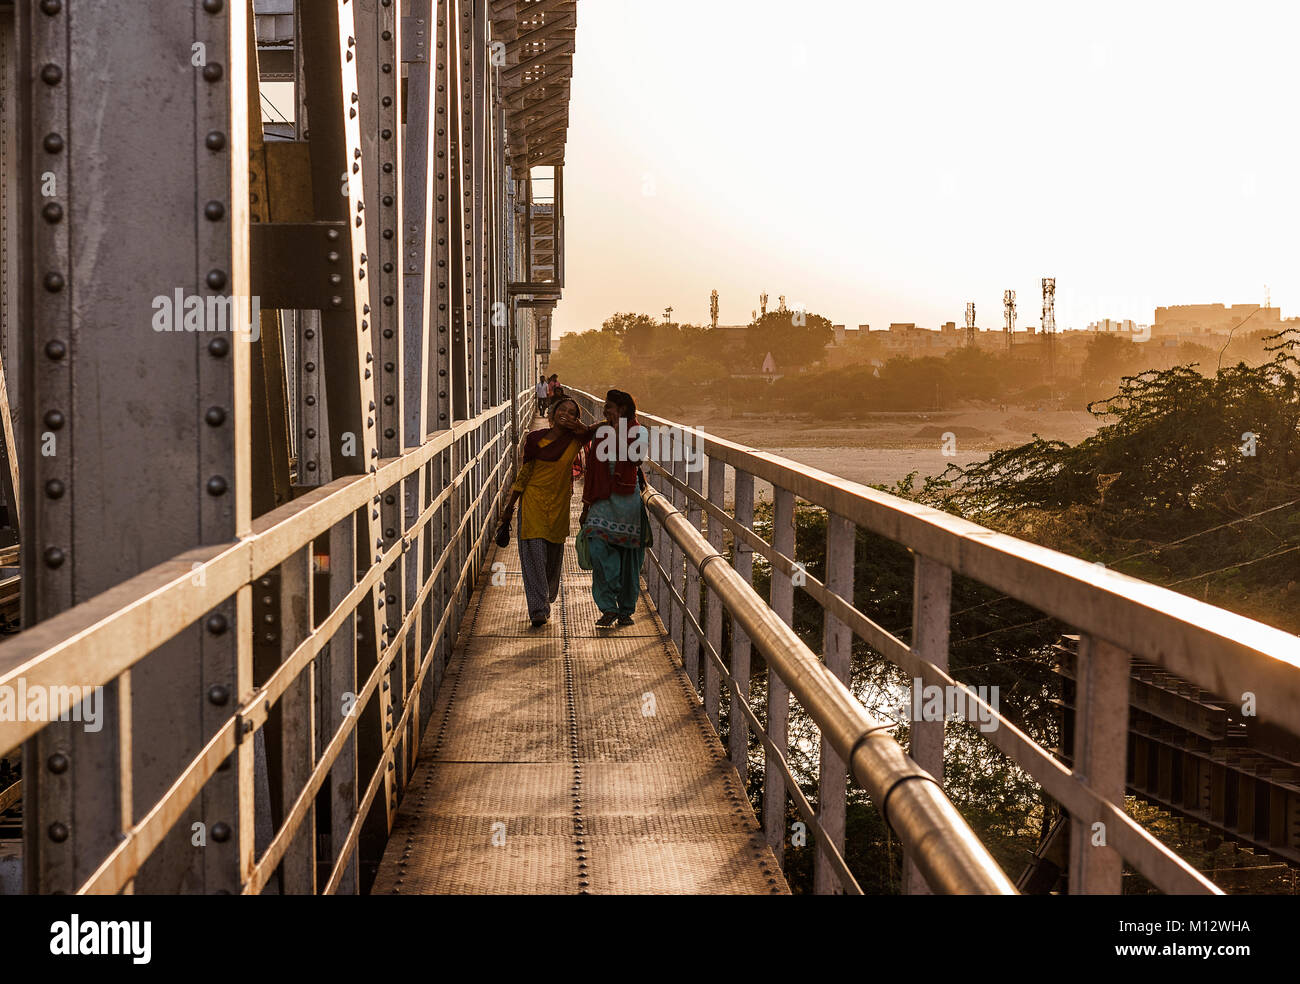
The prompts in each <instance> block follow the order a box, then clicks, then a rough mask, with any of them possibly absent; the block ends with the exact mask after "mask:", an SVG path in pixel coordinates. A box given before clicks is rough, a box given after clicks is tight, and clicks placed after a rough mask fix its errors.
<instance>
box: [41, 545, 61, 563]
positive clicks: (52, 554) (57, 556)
mask: <svg viewBox="0 0 1300 984" xmlns="http://www.w3.org/2000/svg"><path fill="white" fill-rule="evenodd" d="M63 560H64V554H63V551H62V550H60V549H59V548H58V547H47V548H46V549H45V566H46V567H62V566H63Z"/></svg>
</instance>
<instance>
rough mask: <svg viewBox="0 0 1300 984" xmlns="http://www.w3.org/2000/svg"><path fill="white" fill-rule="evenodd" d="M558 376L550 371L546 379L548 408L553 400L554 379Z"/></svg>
mask: <svg viewBox="0 0 1300 984" xmlns="http://www.w3.org/2000/svg"><path fill="white" fill-rule="evenodd" d="M557 378H558V377H557V376H556V375H555V373H551V375H550V378H548V379H547V380H546V406H547V408H548V409H549V408H550V407H551V405H552V403H553V402H554V401H555V381H556V379H557Z"/></svg>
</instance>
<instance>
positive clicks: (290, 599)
mask: <svg viewBox="0 0 1300 984" xmlns="http://www.w3.org/2000/svg"><path fill="white" fill-rule="evenodd" d="M311 567H312V560H311V542H310V541H309V542H308V544H307V546H306V547H299V548H298V549H297V550H295V551H294V552H293V553H292V554H290V555H289V556H288V557H287V558H285V560H284V563H282V564H281V565H280V640H279V641H280V661H281V663H284V662H286V661H288V659H289V658H290V657H291V656H292V655H293V653H294V650H296V649H297V648H298V646H300V645H301V644H302V642H303V640H304V639H306V638H307V636H308V635H310V634H311V629H312V602H311V598H312V590H311V589H312V576H311ZM315 695H316V664H315V663H314V662H312V663H308V664H307V665H306V666H305V667H303V669H302V670H301V671H300V672H299V673H298V676H297V677H296V678H295V679H294V680H293V682H292V683H290V684H289V686H288V688H287V689H286V690H285V692H284V695H283V696H282V697H281V698H280V706H279V708H278V709H279V711H280V769H281V781H280V815H281V816H282V817H284V818H285V819H286V820H287V819H288V817H289V813H290V811H291V810H292V809H293V804H294V802H295V801H296V800H297V799H298V796H299V794H300V793H301V792H302V791H303V789H304V788H305V787H306V785H307V782H308V780H309V779H311V773H312V769H313V768H314V767H315V764H316V731H315V726H316V708H315V706H314V705H315ZM280 870H281V872H282V873H283V874H282V878H283V881H282V891H283V892H284V894H285V895H314V894H315V893H316V809H315V807H314V806H313V807H309V808H308V810H307V815H306V816H305V817H304V818H303V821H302V824H301V825H300V826H299V828H298V832H297V833H296V834H294V836H293V839H292V840H291V841H290V842H289V847H288V849H287V850H286V851H285V854H284V861H283V862H282V865H281V869H280Z"/></svg>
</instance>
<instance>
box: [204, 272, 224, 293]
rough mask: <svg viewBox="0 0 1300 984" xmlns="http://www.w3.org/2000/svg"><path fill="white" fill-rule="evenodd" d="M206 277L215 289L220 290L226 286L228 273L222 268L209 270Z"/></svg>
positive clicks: (210, 285)
mask: <svg viewBox="0 0 1300 984" xmlns="http://www.w3.org/2000/svg"><path fill="white" fill-rule="evenodd" d="M205 279H206V280H207V283H208V286H209V287H211V288H212V289H213V290H220V289H221V288H222V287H224V286H226V274H225V272H224V271H222V270H209V271H208V275H207V277H206V278H205Z"/></svg>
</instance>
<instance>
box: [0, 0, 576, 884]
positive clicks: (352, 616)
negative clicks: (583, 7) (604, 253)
mask: <svg viewBox="0 0 1300 984" xmlns="http://www.w3.org/2000/svg"><path fill="white" fill-rule="evenodd" d="M575 7H576V4H575V3H574V2H573V0H534V2H529V0H519V2H511V3H502V2H499V0H400V2H394V0H320V2H315V0H313V2H306V0H257V2H256V4H254V3H253V2H252V0H192V2H189V3H180V4H178V3H177V2H176V0H166V2H164V0H137V2H136V3H133V4H131V5H129V8H123V7H122V6H121V5H115V4H105V3H102V2H98V0H20V2H18V3H17V4H16V5H14V6H13V7H12V8H10V9H9V10H6V9H5V5H4V4H3V3H0V25H3V26H4V27H5V28H6V29H7V33H5V35H4V36H5V37H6V38H13V39H15V40H14V47H15V48H16V53H17V63H16V69H15V71H14V74H13V76H12V79H13V82H14V85H13V90H14V91H13V92H9V91H8V90H0V91H4V92H5V94H6V99H5V106H4V109H5V115H4V116H3V120H4V122H5V128H6V130H9V129H10V128H9V120H10V119H11V118H12V116H13V115H14V114H15V113H16V115H17V121H16V124H14V125H13V127H12V131H11V132H8V133H6V134H5V136H6V140H11V138H12V137H13V136H14V135H15V134H16V140H11V144H12V146H13V151H12V153H13V156H14V157H15V158H16V161H17V169H16V171H14V172H12V173H11V172H10V171H8V170H5V171H3V174H4V177H5V180H4V181H3V182H0V184H3V185H4V189H3V190H4V192H5V209H6V213H7V214H12V215H15V216H17V219H18V222H17V229H16V231H14V230H12V229H11V230H10V232H12V233H13V235H14V238H15V239H16V240H17V244H18V248H17V256H18V257H19V260H18V261H17V262H16V263H15V261H14V260H13V259H10V260H9V261H8V263H7V264H6V268H5V270H3V271H0V273H3V277H2V278H0V281H3V282H4V283H7V284H9V285H10V286H11V289H8V288H7V289H6V290H5V291H4V294H5V297H6V299H7V300H9V299H11V298H12V295H16V298H17V305H16V311H17V313H16V316H15V317H14V321H13V322H12V323H10V324H6V326H5V328H6V331H7V332H8V333H9V334H15V333H16V339H17V342H16V345H15V346H14V352H13V353H11V352H10V351H9V350H8V348H6V351H5V353H4V354H5V356H6V357H7V358H6V368H7V369H8V370H9V372H10V373H11V374H16V375H17V376H18V377H19V378H20V380H21V382H20V390H21V401H20V406H21V407H22V408H25V409H24V412H23V413H22V414H21V415H20V428H19V433H18V434H17V435H16V438H17V441H16V443H17V445H18V448H17V450H18V451H19V452H22V457H21V459H20V460H21V468H20V469H19V471H20V476H19V481H20V482H21V486H22V497H21V502H22V510H23V525H22V539H23V549H22V588H23V622H24V625H25V626H26V628H25V630H24V631H23V632H22V633H21V634H19V635H18V636H17V637H15V638H14V639H12V640H10V641H9V642H7V643H5V644H4V645H3V646H0V686H8V687H22V688H24V690H25V691H26V692H33V693H34V692H36V691H34V690H33V689H32V688H40V687H50V688H64V689H63V690H62V691H59V690H58V689H54V690H51V691H49V692H50V693H51V694H52V695H53V696H51V697H50V700H51V705H50V708H49V711H50V713H51V714H52V715H58V714H60V713H62V712H64V711H70V710H71V709H73V708H74V707H78V706H80V708H81V709H83V710H84V709H85V707H86V706H85V705H78V703H77V692H75V691H72V690H71V689H69V688H72V687H81V688H96V687H102V688H103V689H102V697H103V701H102V708H101V710H102V714H101V717H100V720H99V722H98V724H99V727H98V729H97V730H91V729H89V728H88V727H86V726H85V722H84V721H82V722H78V721H77V720H75V719H74V720H71V721H66V722H62V721H56V722H54V723H51V724H48V725H45V724H43V723H42V722H39V721H20V722H4V723H3V724H0V754H3V753H4V752H5V751H6V750H7V749H9V748H10V747H13V746H17V745H18V744H20V743H22V744H23V746H24V752H23V776H24V780H23V781H24V790H23V802H24V842H25V843H24V880H25V887H26V890H27V891H30V892H56V891H57V892H69V893H70V892H117V891H123V890H128V891H129V890H133V889H134V890H137V891H148V892H206V893H238V892H244V893H259V892H263V891H283V892H312V891H321V892H355V891H359V890H364V889H365V887H366V884H367V883H368V880H369V878H370V877H371V875H372V873H373V869H374V866H375V864H376V863H377V861H378V858H379V855H380V852H381V851H382V847H383V843H384V841H385V840H386V838H387V835H388V831H389V825H390V824H391V821H392V816H393V811H394V809H395V807H396V804H397V801H398V798H399V797H400V796H401V794H402V791H403V789H404V787H405V785H406V783H407V782H408V781H409V778H410V774H411V770H412V767H413V763H414V759H415V755H416V752H417V749H418V746H419V739H420V734H421V732H422V731H423V729H424V726H425V725H426V724H427V721H428V718H429V714H430V712H431V708H432V694H433V692H434V691H435V689H436V688H437V687H438V685H439V682H440V680H441V676H442V670H443V666H444V663H445V660H446V658H447V655H448V652H449V650H450V640H453V639H454V638H455V635H456V632H457V630H458V628H459V623H460V620H461V618H462V615H463V613H464V610H465V605H466V602H467V600H468V597H469V594H470V591H471V589H472V586H473V584H474V582H475V580H476V578H477V575H478V571H479V566H480V564H481V561H482V557H483V548H484V538H485V535H486V534H487V533H488V532H489V531H490V530H491V529H492V520H493V516H494V513H495V512H496V511H497V510H498V508H499V506H500V503H501V501H502V499H503V497H504V494H505V493H506V491H507V490H508V488H509V484H510V482H511V480H512V479H513V472H514V469H515V467H516V464H515V455H514V448H515V446H516V440H515V438H516V435H517V430H518V421H519V419H520V415H523V419H524V420H525V421H526V420H528V419H530V418H531V411H532V403H531V386H530V385H528V384H529V382H530V380H531V378H532V368H533V353H534V351H535V350H536V349H538V348H540V347H542V346H543V345H544V340H542V339H539V338H538V337H537V325H538V324H540V323H543V317H542V316H544V315H547V314H549V308H550V307H553V306H554V303H555V301H556V300H557V299H558V297H559V292H560V288H561V286H562V271H563V261H562V254H563V239H562V218H561V217H560V216H559V214H558V208H559V204H558V203H559V202H560V201H562V199H561V198H559V197H558V195H559V193H558V189H559V188H560V187H562V181H563V177H562V165H563V152H564V145H565V137H566V132H567V122H568V117H567V112H568V91H569V90H568V86H569V78H570V75H571V71H572V69H571V58H572V52H573V29H574V24H575V17H576V14H575ZM259 66H263V71H259ZM269 80H278V81H281V82H291V83H292V87H291V91H292V96H291V99H292V105H291V106H288V107H286V105H285V99H284V98H283V97H279V96H277V97H276V98H271V97H270V95H269V94H268V91H267V89H266V88H265V87H264V85H263V82H265V81H269ZM10 97H12V98H10ZM264 109H265V111H266V113H267V114H269V115H270V118H269V119H268V118H266V117H264ZM290 115H291V116H292V121H289V120H288V119H287V117H288V116H290ZM6 160H8V157H6ZM536 168H545V169H547V170H546V171H545V172H539V174H544V175H545V176H546V177H547V178H548V180H549V184H550V185H551V186H552V187H554V188H555V189H557V192H556V195H555V196H554V197H553V198H552V200H551V201H548V202H547V203H546V209H545V211H546V217H547V225H546V232H547V235H548V236H549V238H548V239H547V240H546V248H547V252H546V254H545V256H544V257H537V258H535V257H534V256H533V249H532V246H531V243H532V242H533V239H534V229H533V218H534V215H535V214H536V211H537V206H536V205H535V203H534V201H533V198H532V193H533V174H534V169H536ZM11 205H13V209H12V210H11V209H10V206H11ZM7 241H8V240H7V239H6V242H7ZM5 255H6V256H7V257H9V256H10V255H11V253H10V251H9V250H6V253H5ZM535 259H537V260H538V261H544V262H539V263H537V264H535V263H534V260H535ZM5 310H6V311H8V310H10V308H9V307H6V309H5ZM545 324H546V327H547V330H549V319H548V318H547V319H545ZM15 325H16V326H17V327H16V328H15V327H14V326H15ZM15 362H16V363H17V365H16V366H15V365H14V363H15ZM521 387H522V390H523V392H522V393H520V390H521ZM14 443H15V441H14V440H13V439H12V438H11V439H10V440H8V441H7V442H6V451H7V452H12V450H13V449H14ZM7 501H11V500H7ZM83 692H85V693H92V692H93V690H85V691H83Z"/></svg>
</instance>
